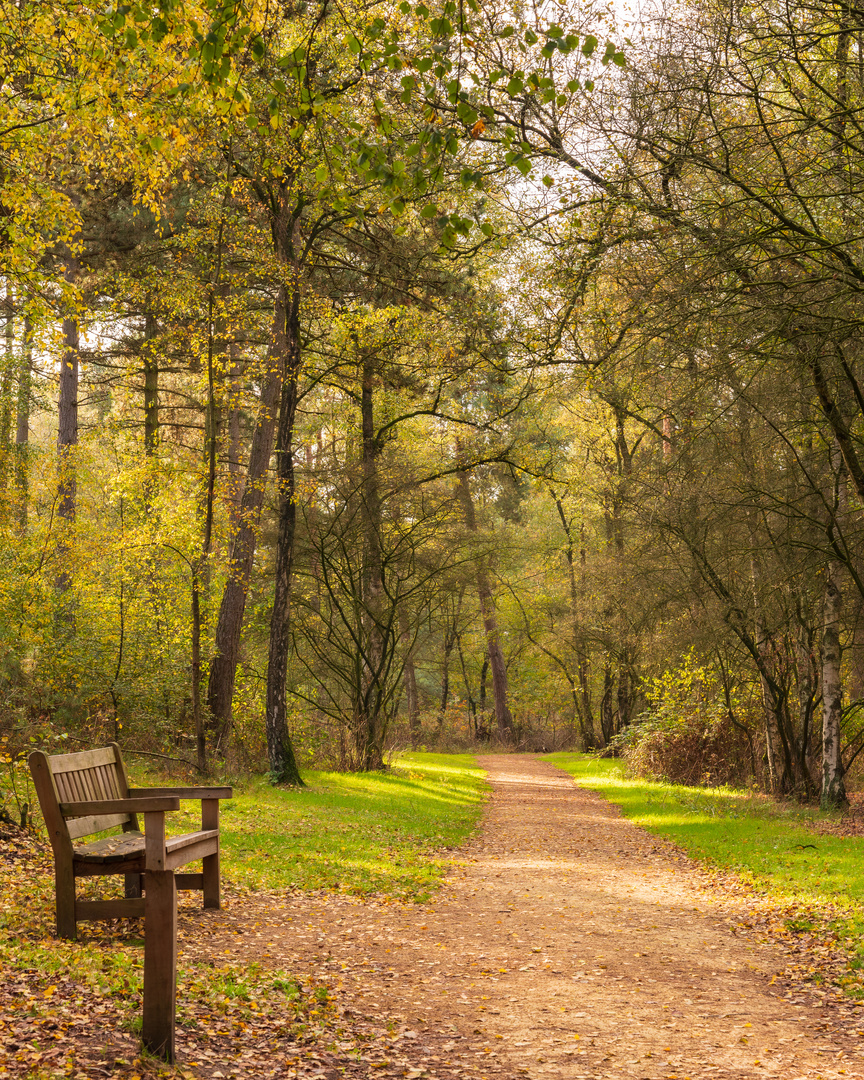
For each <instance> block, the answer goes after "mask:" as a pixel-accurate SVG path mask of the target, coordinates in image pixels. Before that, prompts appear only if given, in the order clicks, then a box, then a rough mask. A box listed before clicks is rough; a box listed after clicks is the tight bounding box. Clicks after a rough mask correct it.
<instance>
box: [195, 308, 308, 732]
mask: <svg viewBox="0 0 864 1080" xmlns="http://www.w3.org/2000/svg"><path fill="white" fill-rule="evenodd" d="M287 317H288V299H287V293H286V291H285V289H284V288H283V289H282V290H281V291H280V293H279V297H278V299H277V301H276V309H275V313H274V317H273V330H272V343H271V346H270V351H269V356H268V361H269V362H268V366H267V376H266V379H265V381H264V386H263V387H262V390H261V400H260V404H259V408H258V419H257V422H256V424H255V430H254V431H253V433H252V445H251V447H250V451H249V465H248V467H247V470H246V483H245V485H244V488H243V495H242V498H241V500H240V510H239V514H238V528H237V532H236V534H235V536H234V540H233V542H232V545H231V551H230V554H229V566H230V570H229V574H228V579H227V581H226V582H225V587H224V590H223V592H222V601H221V603H220V605H219V619H218V622H217V624H216V640H215V655H214V657H213V660H212V663H211V664H210V679H209V682H208V686H207V706H208V710H209V714H210V724H211V733H210V736H211V739H212V741H213V743H214V745H215V746H217V747H222V748H224V746H225V745H226V742H227V740H228V738H229V736H230V731H231V722H232V712H231V702H232V698H233V696H234V681H235V678H236V675H237V664H238V662H239V657H240V639H241V632H242V629H243V617H244V615H245V613H246V598H247V596H248V593H249V583H250V581H251V578H252V566H253V564H254V561H255V548H256V545H257V541H258V527H259V524H260V520H261V507H262V505H263V503H264V488H265V485H266V482H267V468H268V466H269V464H270V457H271V455H272V453H273V438H274V435H275V432H276V416H277V411H278V406H279V392H280V388H281V386H282V371H283V368H285V369H286V370H287V367H288V364H287V361H286V321H287ZM292 542H293V541H292Z"/></svg>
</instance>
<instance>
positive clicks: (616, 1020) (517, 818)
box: [185, 756, 864, 1080]
mask: <svg viewBox="0 0 864 1080" xmlns="http://www.w3.org/2000/svg"><path fill="white" fill-rule="evenodd" d="M480 764H481V765H482V766H483V767H484V768H485V769H486V770H488V773H489V779H490V782H491V784H492V788H493V792H492V797H491V799H490V802H489V805H488V808H487V813H486V817H485V821H484V826H483V828H482V830H481V832H480V833H479V835H478V836H477V837H476V838H475V839H474V840H473V841H472V842H470V843H469V844H468V845H466V846H465V847H464V848H463V849H462V850H461V851H460V852H459V856H460V857H459V859H458V860H457V861H456V862H455V864H454V870H453V872H452V874H451V875H450V877H449V878H448V880H447V881H446V883H445V885H444V887H443V888H442V889H441V890H440V892H438V894H437V895H436V896H435V897H434V898H433V899H432V901H431V902H429V903H427V904H424V905H422V906H418V905H416V904H413V905H402V904H396V903H393V902H382V903H376V902H374V901H372V902H370V901H368V900H366V901H359V900H356V899H353V898H349V897H344V896H340V895H338V894H333V895H318V896H302V895H298V896H292V897H291V898H290V899H289V900H285V899H284V898H281V899H280V898H276V897H272V896H263V895H259V896H258V897H257V898H252V899H251V904H250V898H249V897H246V898H245V899H244V900H243V902H242V904H238V905H236V906H235V907H233V908H232V909H231V910H230V911H228V912H226V913H225V914H224V916H222V917H220V918H218V919H215V920H214V919H209V918H208V917H206V916H202V917H195V916H190V918H192V919H194V920H195V922H197V923H198V925H197V927H196V928H195V930H194V931H192V928H191V927H190V928H189V929H190V931H191V932H190V933H189V934H188V936H187V937H186V941H187V943H188V946H187V947H189V948H192V949H194V950H195V951H199V950H200V952H201V953H202V954H206V953H210V954H211V955H212V954H215V953H220V954H222V955H231V956H232V957H234V958H236V959H242V960H247V961H248V960H252V959H255V960H257V961H258V962H260V963H262V964H265V965H266V964H271V963H272V964H274V965H276V966H279V967H282V968H287V969H288V970H290V971H292V973H294V974H296V975H297V976H298V978H299V979H300V980H301V982H302V981H303V980H304V979H305V980H306V981H307V982H308V983H314V984H317V985H321V984H325V985H327V986H329V987H330V990H331V995H332V999H333V1001H335V1002H338V1003H339V1012H340V1020H339V1026H340V1029H341V1034H340V1037H339V1041H338V1042H337V1043H335V1045H334V1044H333V1043H332V1042H331V1043H330V1047H329V1048H328V1047H327V1046H326V1045H325V1043H324V1042H323V1041H322V1042H320V1043H319V1044H318V1045H315V1044H312V1045H306V1046H298V1047H297V1048H296V1052H287V1053H286V1050H285V1048H284V1047H277V1046H276V1045H275V1044H274V1046H273V1050H272V1056H271V1057H270V1059H269V1061H268V1067H267V1069H266V1075H273V1076H298V1077H318V1078H322V1080H337V1078H338V1077H341V1076H347V1077H353V1078H361V1077H369V1076H382V1077H384V1076H386V1077H405V1076H408V1077H409V1078H419V1077H428V1078H429V1080H435V1078H438V1080H455V1078H457V1077H460V1078H461V1077H477V1078H482V1077H488V1078H489V1080H494V1078H499V1077H508V1078H509V1077H514V1078H515V1077H520V1076H521V1077H537V1078H538V1080H539V1078H545V1077H549V1078H553V1077H566V1078H568V1080H570V1078H573V1080H577V1078H589V1077H590V1078H601V1077H633V1078H645V1080H649V1078H650V1080H655V1078H656V1080H659V1078H672V1077H675V1078H678V1080H686V1078H687V1077H690V1078H693V1080H695V1078H696V1077H710V1078H712V1080H715V1078H717V1080H719V1078H727V1077H729V1078H732V1077H735V1078H736V1080H737V1078H744V1077H767V1076H776V1077H782V1078H783V1080H794V1078H798V1077H801V1078H804V1077H808V1078H809V1077H813V1078H816V1077H823V1078H826V1080H827V1078H829V1077H831V1078H833V1077H840V1076H845V1077H864V1054H862V1047H864V1043H862V1040H861V1036H862V1035H864V1030H862V1028H864V1009H862V1008H861V1006H859V1005H858V1004H856V1003H853V1002H850V1001H849V1000H847V999H843V998H842V997H840V996H839V994H834V993H833V992H832V991H831V990H830V989H829V990H826V989H824V988H820V987H818V986H816V985H813V984H810V983H807V982H803V981H801V980H800V979H798V978H795V977H794V974H793V969H795V968H796V967H799V966H800V965H796V964H794V963H792V962H791V961H792V960H794V957H793V956H791V955H790V954H789V953H788V952H787V951H786V950H785V949H784V946H783V944H782V943H778V942H776V941H771V940H767V939H766V938H765V935H764V934H763V933H762V932H761V931H760V928H759V919H758V917H756V918H753V916H752V911H751V908H752V897H750V896H748V894H747V893H746V892H742V891H741V890H735V889H734V888H725V887H723V885H722V881H721V879H719V878H718V877H717V876H715V875H710V874H708V873H706V872H705V871H703V870H701V869H700V868H699V867H698V866H697V864H695V863H693V862H691V861H690V860H689V859H687V858H686V857H684V856H683V855H682V854H680V852H678V850H677V849H676V848H674V846H672V845H670V844H667V843H665V842H664V841H662V840H658V839H657V838H655V837H652V836H649V835H648V834H647V833H645V832H643V831H642V830H640V829H638V828H637V827H635V826H634V825H632V824H631V823H629V822H628V821H626V820H624V819H623V818H622V817H621V816H620V814H619V812H618V810H617V809H616V808H615V807H613V806H610V805H609V804H608V803H606V802H605V801H604V800H603V799H601V798H600V797H599V796H597V795H595V794H593V793H591V792H588V791H585V790H582V789H580V788H578V787H577V786H576V785H575V784H574V783H573V782H572V780H571V779H570V777H569V776H567V775H566V774H564V773H563V772H561V771H559V770H557V769H555V768H554V767H553V766H551V765H550V764H548V763H546V762H544V761H542V760H539V759H537V758H534V757H530V756H489V757H486V758H481V759H480ZM185 1056H186V1059H187V1061H190V1064H191V1061H192V1060H195V1059H194V1058H190V1057H189V1055H188V1054H186V1055H185ZM248 1058H249V1060H248V1065H247V1064H245V1063H244V1059H243V1058H240V1059H239V1060H235V1061H221V1062H218V1064H217V1063H216V1062H213V1063H212V1064H211V1065H210V1066H209V1067H208V1068H207V1069H206V1071H205V1070H204V1069H201V1068H200V1067H194V1066H193V1069H194V1072H195V1073H196V1074H197V1075H199V1076H207V1075H209V1076H217V1077H218V1076H220V1075H224V1076H226V1077H230V1076H243V1075H264V1074H262V1072H261V1071H260V1070H261V1067H262V1065H261V1058H260V1053H259V1050H256V1049H255V1048H250V1049H249V1051H248ZM201 1064H202V1065H204V1063H203V1062H202V1063H201Z"/></svg>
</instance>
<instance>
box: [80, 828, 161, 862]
mask: <svg viewBox="0 0 864 1080" xmlns="http://www.w3.org/2000/svg"><path fill="white" fill-rule="evenodd" d="M143 854H144V837H143V836H142V835H141V833H121V834H120V835H119V836H107V837H105V839H104V840H95V841H94V842H93V843H92V844H83V845H82V846H81V847H79V848H76V849H75V853H74V855H73V858H74V860H75V862H89V863H103V864H104V863H112V862H123V861H124V860H126V859H134V858H137V857H138V856H140V855H143Z"/></svg>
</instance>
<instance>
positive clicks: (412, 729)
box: [399, 607, 420, 750]
mask: <svg viewBox="0 0 864 1080" xmlns="http://www.w3.org/2000/svg"><path fill="white" fill-rule="evenodd" d="M399 634H400V636H401V638H402V645H403V647H406V646H407V647H408V656H407V657H406V659H405V665H404V668H403V673H404V677H405V704H406V707H407V709H408V731H409V733H410V736H411V748H412V749H414V750H416V748H417V746H418V745H419V743H420V695H419V694H418V693H417V672H416V670H415V668H414V650H413V648H412V647H411V632H410V629H409V626H408V616H407V615H406V614H405V609H404V608H403V607H400V608H399Z"/></svg>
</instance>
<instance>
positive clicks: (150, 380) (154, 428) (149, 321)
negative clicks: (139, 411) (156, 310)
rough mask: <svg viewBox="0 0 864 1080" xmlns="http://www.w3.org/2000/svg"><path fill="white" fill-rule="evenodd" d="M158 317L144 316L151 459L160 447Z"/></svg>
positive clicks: (146, 447)
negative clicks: (156, 342) (156, 340)
mask: <svg viewBox="0 0 864 1080" xmlns="http://www.w3.org/2000/svg"><path fill="white" fill-rule="evenodd" d="M156 332H157V325H156V316H155V315H153V313H152V312H150V311H148V312H147V314H146V315H145V316H144V341H143V343H142V345H141V359H142V361H143V364H144V453H145V455H146V456H147V457H148V458H149V457H152V456H153V455H154V454H155V453H156V447H157V446H158V445H159V360H158V357H157V356H156V351H155V349H154V347H153V344H152V343H153V340H154V339H155V337H156Z"/></svg>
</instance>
